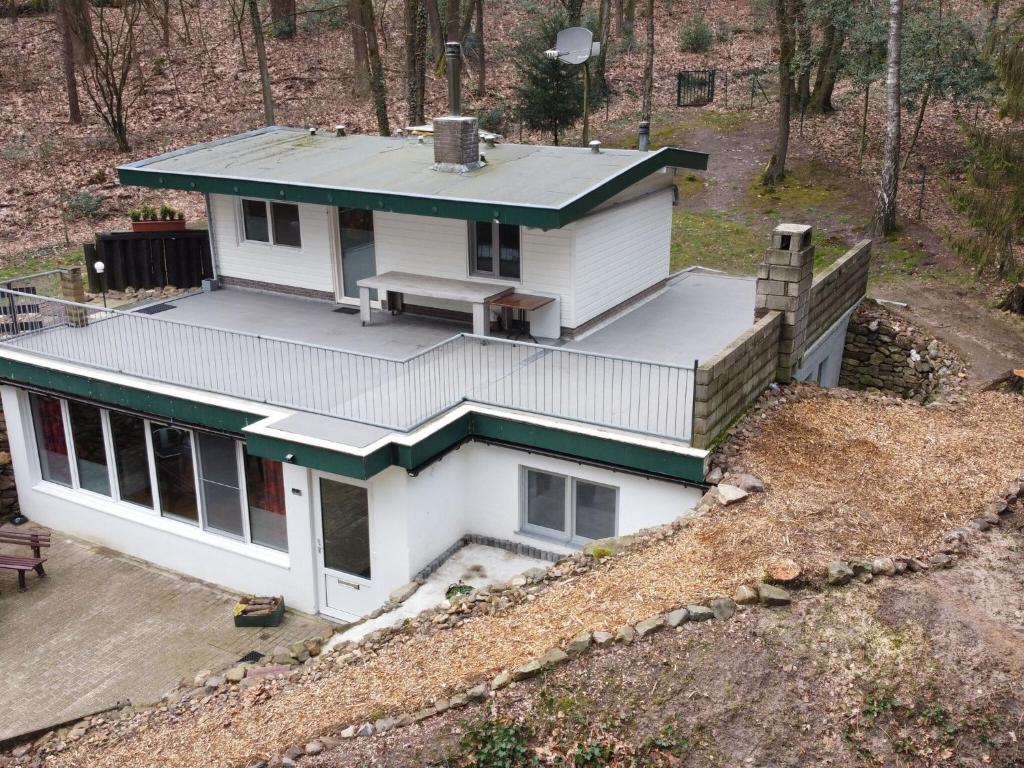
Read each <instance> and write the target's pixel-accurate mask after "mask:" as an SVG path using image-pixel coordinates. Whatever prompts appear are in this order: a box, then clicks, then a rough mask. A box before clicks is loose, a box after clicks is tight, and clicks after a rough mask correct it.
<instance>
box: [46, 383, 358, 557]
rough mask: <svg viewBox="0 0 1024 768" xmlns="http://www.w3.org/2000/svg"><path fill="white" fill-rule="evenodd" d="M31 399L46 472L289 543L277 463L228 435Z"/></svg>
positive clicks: (220, 529)
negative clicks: (252, 452) (257, 454)
mask: <svg viewBox="0 0 1024 768" xmlns="http://www.w3.org/2000/svg"><path fill="white" fill-rule="evenodd" d="M29 403H30V408H31V412H32V421H33V432H34V434H35V438H36V446H37V448H38V452H39V460H40V465H41V470H42V477H43V480H46V481H49V482H52V483H59V484H60V485H64V486H67V487H69V488H79V489H82V490H86V491H92V492H93V493H99V494H103V495H104V496H109V497H111V498H112V499H113V500H114V501H116V502H127V503H130V504H133V505H136V506H137V507H140V508H144V509H145V510H146V511H148V512H149V513H150V514H156V513H157V512H159V514H161V515H162V516H164V517H167V518H171V519H175V520H179V521H182V522H186V523H191V524H193V525H198V526H199V527H200V528H202V529H203V530H205V531H209V532H210V533H215V534H218V535H227V536H231V537H232V538H238V539H241V540H243V541H246V542H251V543H253V544H259V545H261V546H265V547H271V548H273V549H278V550H281V551H282V552H287V551H288V528H287V520H286V516H285V495H284V470H283V467H282V465H281V464H280V463H279V462H277V461H272V460H270V459H261V458H259V457H256V456H250V455H248V454H247V453H246V452H245V446H244V444H243V443H242V442H241V441H240V440H235V439H234V438H232V437H229V436H225V435H218V434H213V433H211V432H204V431H202V430H192V429H185V428H182V427H177V426H169V425H164V424H160V423H156V422H150V421H148V420H147V419H145V418H142V417H140V416H133V415H131V414H127V413H122V412H120V411H108V410H106V409H102V408H98V407H97V406H94V405H90V404H88V403H83V402H80V401H77V400H68V401H64V400H60V399H58V398H55V397H47V396H45V395H36V394H30V395H29ZM67 437H70V445H69V444H68V440H67V439H66V438H67ZM154 487H155V488H156V496H155V497H154V493H153V489H154ZM356 528H358V523H356ZM367 546H368V545H367ZM357 548H358V547H357ZM367 551H368V550H367ZM356 559H358V558H356ZM367 562H368V561H367Z"/></svg>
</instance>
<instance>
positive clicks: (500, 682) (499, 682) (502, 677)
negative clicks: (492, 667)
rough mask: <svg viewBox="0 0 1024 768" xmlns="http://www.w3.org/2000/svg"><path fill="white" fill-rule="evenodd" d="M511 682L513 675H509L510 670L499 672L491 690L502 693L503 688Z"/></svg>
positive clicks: (492, 682) (492, 681)
mask: <svg viewBox="0 0 1024 768" xmlns="http://www.w3.org/2000/svg"><path fill="white" fill-rule="evenodd" d="M511 682H512V675H511V674H509V672H508V670H502V671H501V672H499V673H498V674H497V675H495V676H494V679H493V680H491V690H492V691H500V690H501V689H502V688H504V687H505V686H506V685H508V684H509V683H511Z"/></svg>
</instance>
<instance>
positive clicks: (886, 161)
mask: <svg viewBox="0 0 1024 768" xmlns="http://www.w3.org/2000/svg"><path fill="white" fill-rule="evenodd" d="M902 48H903V0H889V46H888V52H887V64H886V74H885V113H886V114H885V148H884V150H883V152H882V174H881V178H880V180H879V185H878V203H877V205H876V207H875V217H874V220H873V222H872V231H873V232H874V234H875V235H876V236H878V237H884V236H886V235H888V234H891V233H892V232H893V231H894V230H895V229H896V195H897V193H898V192H899V180H900V122H901V117H902V115H901V110H902V108H903V105H902V102H901V99H900V57H901V54H902Z"/></svg>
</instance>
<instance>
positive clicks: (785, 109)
mask: <svg viewBox="0 0 1024 768" xmlns="http://www.w3.org/2000/svg"><path fill="white" fill-rule="evenodd" d="M794 16H795V0H775V27H776V31H777V32H778V35H779V114H778V125H777V128H776V132H775V152H774V153H773V154H772V156H771V158H769V160H768V165H767V166H766V167H765V169H764V175H763V176H762V179H761V180H762V182H763V183H764V184H765V185H766V186H771V185H772V184H775V183H776V182H779V181H782V179H783V177H785V175H786V156H787V155H788V154H789V122H790V115H791V107H792V105H793V90H794V89H793V71H792V67H793V48H794V37H795V33H794V29H793V25H794Z"/></svg>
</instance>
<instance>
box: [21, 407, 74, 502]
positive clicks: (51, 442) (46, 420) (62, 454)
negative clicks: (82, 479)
mask: <svg viewBox="0 0 1024 768" xmlns="http://www.w3.org/2000/svg"><path fill="white" fill-rule="evenodd" d="M29 401H30V402H31V407H32V424H33V426H34V428H35V433H36V447H37V448H38V449H39V468H40V469H41V470H42V476H43V480H49V481H50V482H51V483H60V484H61V485H68V486H70V485H71V462H70V461H69V460H68V443H67V440H65V438H64V416H63V414H62V413H61V407H60V400H58V399H57V398H55V397H45V396H44V395H37V394H34V393H33V394H30V395H29Z"/></svg>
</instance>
